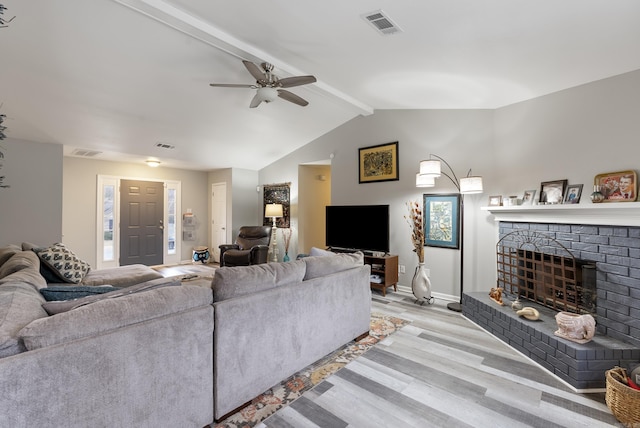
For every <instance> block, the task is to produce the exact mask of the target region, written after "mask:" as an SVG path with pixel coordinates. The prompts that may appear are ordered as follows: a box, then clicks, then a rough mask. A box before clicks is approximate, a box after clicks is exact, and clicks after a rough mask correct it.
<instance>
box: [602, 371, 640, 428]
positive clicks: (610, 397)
mask: <svg viewBox="0 0 640 428" xmlns="http://www.w3.org/2000/svg"><path fill="white" fill-rule="evenodd" d="M606 378H607V391H606V393H605V397H604V398H605V402H606V403H607V406H608V407H609V409H610V410H611V413H613V416H615V417H616V419H618V421H620V422H622V423H623V424H624V425H625V426H627V427H638V426H640V391H639V390H636V389H633V388H631V387H629V386H627V385H626V384H625V383H623V379H625V380H626V379H627V371H626V370H625V369H623V368H621V367H614V368H612V369H611V370H607V372H606Z"/></svg>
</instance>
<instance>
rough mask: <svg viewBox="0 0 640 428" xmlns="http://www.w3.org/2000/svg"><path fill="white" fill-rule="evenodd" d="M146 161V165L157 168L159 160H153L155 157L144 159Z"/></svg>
mask: <svg viewBox="0 0 640 428" xmlns="http://www.w3.org/2000/svg"><path fill="white" fill-rule="evenodd" d="M145 162H146V163H147V165H148V166H150V167H151V168H157V167H159V166H160V161H159V160H155V159H148V160H146V161H145Z"/></svg>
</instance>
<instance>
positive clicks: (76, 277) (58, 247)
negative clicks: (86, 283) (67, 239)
mask: <svg viewBox="0 0 640 428" xmlns="http://www.w3.org/2000/svg"><path fill="white" fill-rule="evenodd" d="M34 251H35V252H36V254H38V257H39V258H40V262H41V263H44V264H46V265H47V266H48V267H50V268H51V269H52V270H53V271H54V273H55V274H56V275H58V276H59V277H60V279H61V280H62V281H64V282H69V283H72V284H79V283H80V282H82V280H83V279H84V277H85V276H86V275H87V273H89V270H90V269H91V266H90V265H89V263H87V262H85V261H84V260H80V259H79V258H78V257H77V256H76V255H75V254H74V253H73V252H72V251H71V250H69V249H68V248H67V247H65V246H64V244H61V243H57V244H53V245H52V246H50V247H46V248H38V249H35V250H34Z"/></svg>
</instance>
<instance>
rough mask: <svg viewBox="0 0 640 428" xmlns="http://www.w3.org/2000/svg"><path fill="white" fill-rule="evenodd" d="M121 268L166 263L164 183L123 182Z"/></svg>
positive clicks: (121, 185)
mask: <svg viewBox="0 0 640 428" xmlns="http://www.w3.org/2000/svg"><path fill="white" fill-rule="evenodd" d="M120 189H121V193H120V198H121V205H120V266H125V265H132V264H137V263H140V264H143V265H147V266H154V265H160V264H162V263H163V248H164V245H163V238H164V183H162V182H155V181H141V180H121V182H120Z"/></svg>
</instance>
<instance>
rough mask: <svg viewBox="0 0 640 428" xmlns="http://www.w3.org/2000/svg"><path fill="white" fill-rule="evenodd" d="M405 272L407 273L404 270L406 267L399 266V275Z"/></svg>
mask: <svg viewBox="0 0 640 428" xmlns="http://www.w3.org/2000/svg"><path fill="white" fill-rule="evenodd" d="M405 272H406V270H405V268H404V265H400V266H398V273H405Z"/></svg>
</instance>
